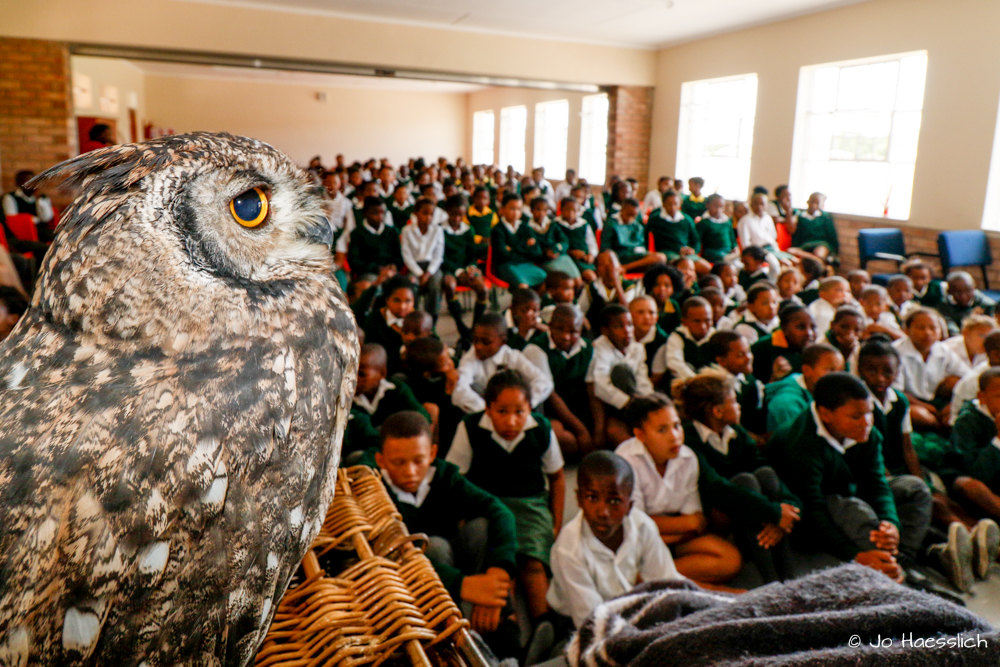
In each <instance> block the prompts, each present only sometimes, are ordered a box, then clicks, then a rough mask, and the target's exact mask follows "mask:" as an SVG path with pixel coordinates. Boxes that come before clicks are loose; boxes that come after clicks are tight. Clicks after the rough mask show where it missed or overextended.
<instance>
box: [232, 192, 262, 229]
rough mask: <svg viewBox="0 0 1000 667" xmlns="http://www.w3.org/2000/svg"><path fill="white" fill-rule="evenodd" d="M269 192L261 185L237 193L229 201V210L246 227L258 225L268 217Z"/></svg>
mask: <svg viewBox="0 0 1000 667" xmlns="http://www.w3.org/2000/svg"><path fill="white" fill-rule="evenodd" d="M267 208H268V201H267V193H265V192H264V190H262V189H261V188H260V187H256V188H253V189H251V190H247V191H246V192H244V193H243V194H239V195H236V196H235V197H233V198H232V200H231V201H230V202H229V212H230V213H232V214H233V218H235V219H236V222H238V223H240V224H241V225H243V226H244V227H256V226H257V225H259V224H261V223H262V222H264V220H265V219H266V218H267Z"/></svg>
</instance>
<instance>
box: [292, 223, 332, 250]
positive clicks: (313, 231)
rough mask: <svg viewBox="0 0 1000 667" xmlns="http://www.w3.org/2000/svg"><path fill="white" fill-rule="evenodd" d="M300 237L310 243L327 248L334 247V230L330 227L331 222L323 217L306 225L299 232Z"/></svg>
mask: <svg viewBox="0 0 1000 667" xmlns="http://www.w3.org/2000/svg"><path fill="white" fill-rule="evenodd" d="M299 236H301V237H302V238H304V239H306V240H307V241H309V242H310V243H316V244H318V245H323V246H326V247H327V248H330V247H331V246H332V245H333V228H332V227H331V226H330V221H329V220H327V219H326V218H325V217H323V216H317V217H315V218H313V219H312V220H311V221H310V222H308V223H306V224H305V225H304V226H303V228H302V230H301V231H300V232H299Z"/></svg>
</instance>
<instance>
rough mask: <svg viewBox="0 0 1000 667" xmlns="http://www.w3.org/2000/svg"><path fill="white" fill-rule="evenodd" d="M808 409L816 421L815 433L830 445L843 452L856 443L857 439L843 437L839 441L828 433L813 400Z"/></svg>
mask: <svg viewBox="0 0 1000 667" xmlns="http://www.w3.org/2000/svg"><path fill="white" fill-rule="evenodd" d="M809 409H810V410H811V411H812V416H813V419H814V420H815V421H816V435H818V436H819V437H821V438H823V439H824V440H826V441H827V443H829V445H830V446H831V447H833V448H834V449H836V450H837V451H838V452H840V453H841V454H843V453H844V452H846V451H847V450H848V449H850V448H851V447H853V446H854V445H856V444H858V441H857V440H851V439H850V438H844V441H843V442H840V441H839V440H837V439H836V438H835V437H833V436H832V435H830V432H829V431H828V430H826V425H824V424H823V420H822V419H820V418H819V412H818V411H817V410H816V402H815V401H813V402H812V403H810V404H809ZM870 432H871V431H869V433H870Z"/></svg>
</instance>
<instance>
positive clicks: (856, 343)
mask: <svg viewBox="0 0 1000 667" xmlns="http://www.w3.org/2000/svg"><path fill="white" fill-rule="evenodd" d="M864 331H865V316H864V313H862V312H861V311H860V310H858V309H857V308H855V307H854V306H841V307H840V308H838V309H837V312H836V313H835V314H834V315H833V321H831V322H830V329H829V331H827V332H826V335H825V336H823V337H822V338H821V339H820V340H822V341H824V342H826V343H829V344H830V345H832V346H833V347H834V348H836V349H837V351H838V352H840V354H841V355H842V356H843V357H844V368H843V370H846V371H847V372H848V373H855V374H857V368H858V350H859V349H860V348H861V335H862V334H863V333H864Z"/></svg>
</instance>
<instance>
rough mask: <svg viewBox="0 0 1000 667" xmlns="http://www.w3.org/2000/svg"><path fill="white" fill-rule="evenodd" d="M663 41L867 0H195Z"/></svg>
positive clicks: (576, 37)
mask: <svg viewBox="0 0 1000 667" xmlns="http://www.w3.org/2000/svg"><path fill="white" fill-rule="evenodd" d="M193 1H196V2H209V3H214V4H232V5H242V6H249V7H261V8H267V9H273V10H278V11H294V12H309V13H317V14H325V15H332V16H342V17H352V18H362V19H367V20H377V21H385V22H389V23H403V24H413V25H425V26H433V27H438V28H453V29H458V30H471V31H478V32H493V33H501V34H511V35H520V36H528V37H537V38H545V39H560V40H567V41H579V42H588V43H599V44H612V45H617V46H628V47H633V48H656V47H661V46H667V45H670V44H675V43H679V42H684V41H690V40H693V39H697V38H700V37H705V36H708V35H714V34H718V33H723V32H728V31H732V30H738V29H740V28H745V27H748V26H752V25H760V24H763V23H770V22H773V21H779V20H782V19H786V18H791V17H793V16H799V15H802V14H809V13H813V12H819V11H823V10H827V9H832V8H834V7H841V6H844V5H850V4H856V3H859V2H866V1H867V0H193Z"/></svg>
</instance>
